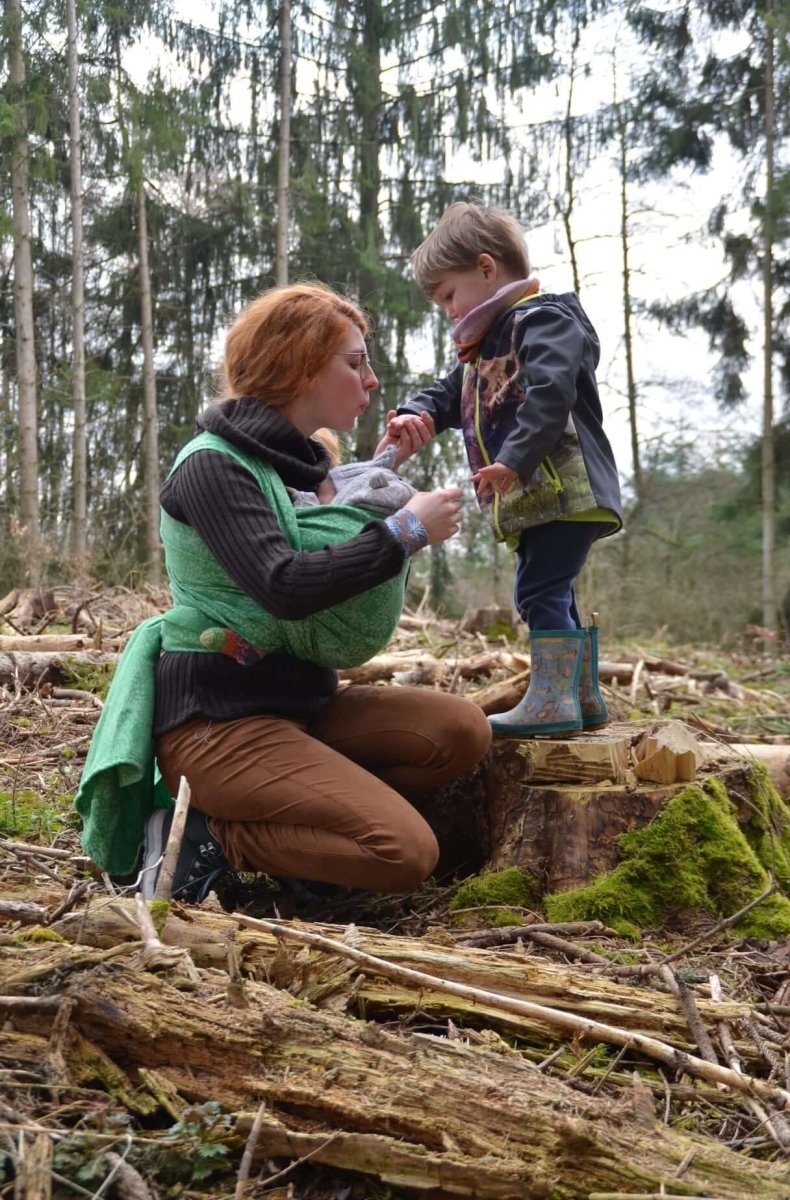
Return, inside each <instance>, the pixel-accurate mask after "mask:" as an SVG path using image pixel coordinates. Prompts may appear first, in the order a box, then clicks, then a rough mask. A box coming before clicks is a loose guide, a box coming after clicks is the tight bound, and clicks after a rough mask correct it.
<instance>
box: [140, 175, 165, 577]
mask: <svg viewBox="0 0 790 1200" xmlns="http://www.w3.org/2000/svg"><path fill="white" fill-rule="evenodd" d="M137 243H138V253H139V267H140V333H141V338H142V343H143V477H144V480H145V546H146V562H147V568H148V578H149V579H150V580H151V582H152V583H159V582H160V581H161V578H162V556H161V549H160V545H159V438H158V434H157V413H156V372H155V370H154V320H153V305H152V303H151V273H150V270H149V266H148V218H147V214H146V200H145V180H144V179H143V174H142V170H141V171H140V176H139V179H138V183H137Z"/></svg>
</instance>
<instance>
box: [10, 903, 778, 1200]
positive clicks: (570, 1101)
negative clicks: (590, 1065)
mask: <svg viewBox="0 0 790 1200" xmlns="http://www.w3.org/2000/svg"><path fill="white" fill-rule="evenodd" d="M73 924H74V925H75V926H77V925H78V924H79V923H78V922H73ZM127 928H129V927H128V926H127ZM227 948H228V943H227V942H226V943H225V945H224V946H223V947H221V949H222V952H223V953H224V954H227ZM119 949H120V948H119ZM36 953H37V954H38V955H40V956H41V958H42V959H43V958H44V956H48V958H47V962H42V965H41V969H40V970H39V972H37V973H36V985H35V990H36V992H37V993H38V995H37V996H36V997H34V998H33V1007H32V1009H30V1008H29V1007H28V1005H27V1004H26V1000H28V998H29V995H30V993H29V990H26V989H29V987H30V983H29V982H26V980H27V981H29V980H30V978H31V976H30V960H31V951H30V950H26V949H22V948H19V949H17V950H15V951H12V950H9V954H15V955H16V956H17V962H18V966H19V968H21V970H18V971H17V972H16V973H13V972H12V973H11V974H10V975H9V973H8V971H6V989H5V990H6V996H5V997H3V998H0V1005H4V1006H5V1008H6V1010H7V1019H6V1021H5V1023H4V1024H3V1026H2V1031H0V1062H2V1063H3V1065H6V1064H9V1065H10V1064H13V1066H14V1067H16V1068H19V1066H21V1065H23V1064H24V1065H26V1066H27V1069H28V1070H30V1069H32V1068H33V1066H34V1064H35V1067H36V1069H40V1066H41V1064H42V1063H48V1064H49V1068H50V1072H52V1071H53V1070H54V1069H55V1068H57V1072H58V1074H57V1077H58V1082H59V1084H60V1085H61V1090H60V1092H59V1099H61V1102H62V1096H63V1087H64V1086H67V1085H68V1083H69V1082H73V1083H75V1084H76V1083H79V1084H80V1085H81V1086H83V1087H84V1086H87V1085H89V1084H90V1085H92V1086H94V1087H96V1086H97V1085H99V1086H104V1087H108V1086H109V1087H110V1088H111V1089H113V1090H114V1091H115V1092H116V1094H119V1093H120V1094H123V1095H124V1096H125V1097H127V1098H128V1100H129V1101H131V1103H133V1104H136V1105H138V1106H139V1109H140V1111H145V1109H146V1107H147V1110H148V1112H149V1114H150V1113H151V1111H152V1107H155V1106H157V1105H159V1106H163V1107H165V1109H166V1111H167V1112H168V1113H170V1114H171V1115H172V1116H173V1117H174V1118H175V1119H179V1117H180V1115H181V1113H182V1112H183V1110H184V1108H186V1107H187V1105H188V1104H203V1103H208V1102H213V1103H216V1104H219V1105H220V1106H221V1107H222V1108H223V1109H224V1110H225V1111H226V1112H229V1113H232V1114H236V1122H235V1128H234V1129H233V1130H230V1131H229V1137H228V1138H223V1140H225V1141H226V1142H228V1141H229V1143H230V1145H231V1146H232V1148H233V1150H234V1151H236V1152H238V1151H240V1149H241V1148H242V1147H243V1146H244V1143H245V1141H246V1138H247V1136H248V1134H249V1130H250V1127H251V1118H252V1113H253V1112H254V1111H255V1110H257V1109H259V1108H260V1105H261V1101H262V1100H265V1102H266V1106H265V1111H264V1113H263V1118H262V1126H261V1132H260V1137H259V1139H258V1142H257V1145H256V1147H255V1162H256V1163H257V1164H263V1163H264V1162H265V1161H266V1160H267V1159H270V1158H285V1159H291V1160H293V1159H294V1158H300V1157H302V1156H304V1155H308V1154H309V1155H310V1156H311V1160H312V1162H313V1163H314V1164H323V1165H326V1166H330V1167H333V1168H339V1169H344V1170H349V1171H354V1172H358V1173H360V1174H362V1175H364V1176H367V1177H368V1178H370V1179H378V1180H381V1181H382V1182H383V1183H386V1184H389V1185H390V1186H392V1187H396V1188H411V1189H414V1190H415V1191H416V1192H417V1193H430V1195H431V1196H433V1197H436V1198H437V1200H439V1198H448V1200H449V1198H450V1197H458V1196H469V1197H475V1198H476V1200H516V1198H518V1200H545V1198H546V1197H548V1196H549V1195H552V1196H560V1195H563V1196H568V1197H571V1196H587V1195H589V1194H590V1193H591V1192H619V1193H627V1192H642V1193H644V1192H657V1191H658V1190H659V1188H660V1187H661V1186H662V1184H663V1182H664V1181H665V1180H670V1179H671V1180H675V1179H676V1178H677V1175H678V1172H679V1170H680V1169H681V1164H683V1168H682V1170H683V1177H682V1187H683V1190H684V1192H685V1191H688V1192H689V1193H690V1194H698V1195H715V1196H717V1197H721V1198H724V1200H730V1198H731V1200H738V1198H739V1197H742V1196H744V1195H749V1196H750V1197H753V1198H754V1200H780V1197H782V1196H785V1195H786V1194H787V1177H788V1171H787V1168H786V1166H778V1167H777V1166H775V1165H771V1164H767V1163H764V1162H753V1161H751V1160H749V1159H747V1158H744V1157H741V1156H739V1155H737V1154H735V1153H734V1152H732V1151H729V1150H728V1149H726V1148H725V1147H723V1146H721V1145H720V1144H711V1142H710V1141H709V1140H706V1139H705V1138H703V1137H701V1136H697V1135H693V1134H691V1135H689V1134H684V1133H680V1132H676V1131H674V1130H672V1129H670V1128H667V1127H665V1126H663V1125H662V1124H661V1123H659V1122H658V1121H657V1120H655V1119H654V1117H653V1116H652V1115H651V1114H650V1112H649V1111H648V1112H645V1111H644V1109H639V1110H638V1111H637V1110H636V1108H635V1107H634V1108H630V1107H629V1106H628V1105H627V1104H626V1105H625V1106H624V1105H623V1103H622V1102H615V1101H612V1100H610V1099H607V1098H603V1097H600V1096H595V1095H585V1094H584V1092H583V1091H580V1090H577V1089H574V1088H572V1087H570V1086H569V1085H568V1084H566V1083H564V1082H563V1081H561V1080H557V1079H553V1078H551V1077H550V1076H547V1075H546V1074H544V1073H543V1072H541V1071H539V1070H537V1069H536V1068H535V1067H534V1066H533V1065H532V1064H530V1063H529V1062H528V1061H525V1059H524V1058H523V1057H522V1056H521V1055H519V1054H516V1053H514V1052H512V1051H510V1050H507V1051H506V1047H505V1043H504V1042H499V1041H497V1042H496V1043H493V1044H492V1043H489V1042H486V1043H483V1044H482V1045H470V1044H467V1043H466V1042H465V1041H461V1040H450V1039H448V1038H445V1037H435V1036H430V1035H425V1034H422V1035H419V1034H418V1035H415V1034H403V1033H396V1032H389V1031H385V1030H383V1029H381V1028H379V1027H377V1026H376V1025H374V1024H372V1023H371V1022H369V1021H366V1022H360V1021H349V1020H348V1018H346V1017H344V1016H341V1015H338V1014H336V1013H332V1012H327V1011H323V1010H320V1009H317V1008H315V1007H313V1006H312V1005H308V1004H304V1003H302V1004H299V1003H296V1002H295V1000H294V996H293V995H291V994H289V993H288V992H284V991H281V990H279V989H278V988H277V987H274V986H271V985H270V984H269V983H264V982H261V981H259V980H256V979H251V978H248V977H245V978H242V979H239V978H237V979H236V980H235V981H231V980H230V979H229V978H228V977H225V979H224V982H223V978H222V976H221V975H219V974H218V973H217V972H216V970H215V971H212V972H210V973H198V977H197V978H196V979H195V980H194V982H192V983H191V984H190V987H189V991H188V992H186V993H185V992H184V990H182V987H180V986H178V985H179V980H178V979H177V978H176V977H175V976H174V977H173V981H172V982H170V981H169V980H167V979H166V978H164V977H163V976H162V975H154V974H152V973H150V972H149V971H146V969H145V967H144V965H143V962H142V961H141V956H140V954H139V953H138V952H135V951H134V950H133V948H131V947H130V948H128V949H127V950H126V951H125V952H124V951H123V950H121V953H120V954H119V953H118V951H115V953H114V956H113V957H112V958H111V959H109V960H108V959H107V953H106V952H99V953H97V952H96V951H90V950H88V949H86V947H85V946H75V947H63V946H57V947H55V948H46V949H40V950H39V951H37V952H36ZM111 953H112V952H111ZM7 958H8V956H7ZM6 965H7V966H9V967H10V966H11V961H10V959H8V962H7V964H6ZM306 965H307V960H306V958H305V956H304V955H302V956H301V961H300V956H299V955H294V956H292V957H291V956H289V955H288V953H287V952H284V953H281V954H280V955H279V961H277V960H276V959H275V961H274V963H273V969H274V971H275V972H276V973H277V974H278V975H279V977H280V979H281V985H282V986H288V983H289V981H290V982H291V983H296V984H297V990H298V981H299V979H300V978H301V977H303V975H304V970H305V967H306ZM336 965H337V964H336ZM48 981H51V983H52V984H54V985H55V986H56V987H57V990H58V994H59V995H60V996H61V997H62V998H63V999H64V1000H65V1001H66V1003H68V1004H69V1005H70V1012H69V1020H68V1025H67V1026H66V1025H65V1024H64V1022H63V1020H62V1018H61V1020H60V1033H59V1034H58V1035H56V1034H55V1032H54V1028H55V1022H56V1021H57V1020H58V1017H57V1015H55V1014H54V1012H53V1008H54V1006H55V1003H56V1000H55V998H54V997H52V998H48V997H47V996H44V995H42V990H43V992H49V991H50V985H49V982H48ZM184 982H185V981H184V980H183V979H182V980H180V983H181V984H182V985H183V983H184ZM17 997H19V998H20V999H21V1000H22V1003H21V1004H17V1005H15V1004H14V1000H15V999H16V998H17ZM36 1002H38V1003H36ZM54 1046H57V1048H58V1059H57V1062H55V1061H54V1058H53V1047H54ZM152 1100H154V1102H155V1105H153V1106H152V1104H151V1101H152ZM149 1124H150V1118H149Z"/></svg>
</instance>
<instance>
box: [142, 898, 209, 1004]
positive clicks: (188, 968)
mask: <svg viewBox="0 0 790 1200" xmlns="http://www.w3.org/2000/svg"><path fill="white" fill-rule="evenodd" d="M134 904H135V909H136V910H137V923H138V925H139V926H140V932H141V933H142V936H143V954H142V959H143V966H144V967H145V968H146V970H148V971H153V970H156V969H157V968H160V967H161V968H164V969H166V970H167V969H169V968H171V967H181V969H182V970H183V971H184V974H185V975H186V976H187V977H188V978H189V979H191V980H192V982H193V983H198V982H199V981H200V975H199V974H198V969H197V967H196V966H195V964H194V962H193V961H192V955H191V954H190V953H189V951H188V950H186V949H185V948H184V947H183V946H166V945H165V944H164V942H161V941H160V940H159V937H158V936H157V932H156V929H155V928H154V922H153V920H152V918H151V913H150V911H149V909H148V905H147V904H146V902H145V900H144V899H143V897H142V895H141V894H140V892H135V894H134Z"/></svg>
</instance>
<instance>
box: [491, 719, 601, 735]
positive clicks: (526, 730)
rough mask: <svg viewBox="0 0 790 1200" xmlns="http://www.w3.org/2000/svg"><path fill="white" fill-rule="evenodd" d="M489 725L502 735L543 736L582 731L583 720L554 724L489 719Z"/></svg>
mask: <svg viewBox="0 0 790 1200" xmlns="http://www.w3.org/2000/svg"><path fill="white" fill-rule="evenodd" d="M488 723H489V725H490V726H491V729H492V731H493V732H494V733H495V734H499V736H500V737H541V736H542V735H546V734H553V733H581V731H582V723H581V721H557V722H555V724H554V725H496V724H495V723H494V722H493V721H491V720H489V722H488Z"/></svg>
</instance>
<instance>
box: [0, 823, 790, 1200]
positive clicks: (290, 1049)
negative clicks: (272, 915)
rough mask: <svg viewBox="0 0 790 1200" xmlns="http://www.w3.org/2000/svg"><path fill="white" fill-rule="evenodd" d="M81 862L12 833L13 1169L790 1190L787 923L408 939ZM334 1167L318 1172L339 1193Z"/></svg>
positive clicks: (1, 863)
mask: <svg viewBox="0 0 790 1200" xmlns="http://www.w3.org/2000/svg"><path fill="white" fill-rule="evenodd" d="M84 866H85V864H84V862H80V861H78V860H75V859H73V858H71V857H70V855H69V854H68V852H67V851H64V850H63V849H59V848H58V847H55V848H46V849H42V848H33V847H29V846H25V845H24V844H22V845H20V844H16V843H11V842H8V841H4V842H0V870H1V871H2V874H3V879H2V895H3V897H4V899H3V901H2V904H0V928H2V930H3V931H4V932H2V934H0V937H2V943H3V947H2V954H3V980H2V986H1V987H0V1013H2V1030H0V1078H2V1081H3V1094H4V1097H5V1098H4V1100H3V1102H2V1105H1V1106H0V1134H1V1135H2V1136H0V1154H4V1155H5V1156H6V1159H7V1161H8V1162H10V1163H11V1164H12V1169H13V1170H14V1171H16V1173H17V1178H18V1179H22V1180H23V1181H25V1180H26V1181H27V1182H30V1179H32V1176H28V1175H27V1174H26V1172H27V1173H29V1172H33V1171H34V1170H35V1171H38V1172H39V1174H40V1173H41V1172H42V1170H44V1173H46V1172H47V1171H48V1172H49V1175H50V1178H54V1179H57V1178H58V1176H60V1177H61V1178H62V1179H63V1180H64V1182H65V1180H74V1181H77V1180H78V1179H79V1180H80V1181H81V1183H82V1184H83V1185H84V1183H85V1182H86V1180H89V1181H90V1183H91V1188H92V1193H93V1191H95V1189H96V1188H97V1187H101V1190H102V1194H104V1193H105V1191H106V1192H107V1193H108V1194H110V1195H112V1194H117V1195H120V1196H125V1195H131V1194H134V1195H136V1196H138V1197H145V1196H153V1195H155V1194H156V1192H157V1189H160V1188H161V1187H163V1186H166V1185H168V1184H170V1185H172V1183H173V1182H174V1175H173V1172H175V1177H176V1178H177V1179H180V1182H181V1183H182V1185H187V1184H188V1185H189V1186H190V1188H191V1189H194V1188H195V1187H196V1186H197V1181H198V1180H199V1179H200V1178H201V1176H200V1174H199V1173H198V1174H195V1171H196V1169H197V1167H198V1166H200V1167H201V1169H203V1170H205V1172H206V1174H205V1176H204V1178H211V1179H212V1180H213V1183H212V1187H211V1191H210V1194H212V1195H217V1194H219V1192H222V1193H223V1194H224V1193H227V1192H228V1190H229V1186H228V1183H227V1176H228V1174H229V1173H230V1174H231V1175H233V1174H234V1173H235V1174H236V1177H237V1188H238V1186H239V1185H240V1184H241V1185H242V1190H245V1189H246V1190H247V1191H248V1193H249V1194H250V1195H253V1194H261V1193H262V1190H263V1188H264V1185H265V1186H270V1183H271V1181H272V1179H273V1178H274V1177H275V1176H276V1175H278V1174H279V1173H280V1172H281V1171H285V1172H293V1171H294V1170H295V1171H296V1172H297V1177H299V1178H301V1179H303V1180H309V1181H310V1186H311V1188H312V1189H317V1188H318V1181H319V1180H320V1179H321V1178H322V1172H324V1173H326V1172H329V1173H330V1174H329V1176H327V1178H329V1177H332V1176H331V1173H332V1172H337V1171H340V1172H342V1173H343V1174H344V1178H345V1180H346V1184H347V1187H348V1190H347V1191H345V1192H344V1193H343V1194H345V1195H351V1188H352V1187H354V1188H356V1187H357V1184H355V1183H354V1181H355V1180H361V1181H362V1182H361V1183H359V1185H358V1186H359V1187H360V1189H361V1190H359V1191H357V1190H355V1191H354V1192H353V1194H354V1196H359V1197H369V1196H370V1195H371V1194H372V1190H373V1189H372V1187H371V1186H370V1185H371V1184H372V1183H373V1181H376V1180H380V1181H382V1182H384V1183H387V1184H388V1185H389V1187H390V1188H391V1189H393V1190H391V1191H390V1195H391V1196H393V1197H400V1196H402V1195H403V1193H402V1192H401V1191H400V1190H399V1189H401V1188H406V1189H408V1190H409V1194H410V1195H413V1194H415V1193H416V1194H420V1193H430V1194H431V1195H432V1196H437V1197H439V1196H447V1197H450V1196H476V1197H481V1198H487V1197H491V1198H492V1200H493V1198H507V1197H513V1198H515V1197H527V1198H529V1197H534V1198H536V1200H537V1198H538V1197H540V1196H543V1197H545V1196H547V1195H549V1194H550V1192H551V1191H552V1190H553V1191H554V1194H558V1195H559V1194H563V1195H568V1196H579V1197H593V1196H599V1197H600V1196H603V1195H607V1196H610V1197H613V1196H617V1195H626V1194H627V1195H629V1196H634V1195H640V1196H645V1197H648V1196H652V1195H654V1194H658V1193H659V1192H660V1193H661V1194H667V1195H673V1194H674V1195H692V1196H697V1197H709V1198H713V1197H720V1198H733V1200H735V1198H740V1197H743V1196H744V1195H747V1194H748V1195H750V1196H753V1197H755V1198H757V1200H760V1198H762V1197H766V1198H767V1197H775V1198H777V1200H778V1198H779V1197H782V1196H786V1195H787V1194H788V1188H789V1187H790V1165H789V1164H788V1162H787V1154H788V1150H789V1149H790V1126H789V1125H788V1121H789V1120H790V1079H788V1076H787V1067H786V1049H787V1046H788V1040H789V1039H790V1022H789V1021H788V1017H790V1004H789V1003H788V999H790V958H788V956H787V953H786V950H784V949H783V948H781V947H767V946H766V947H761V946H754V945H749V944H744V943H735V944H730V945H727V946H724V947H722V948H720V949H719V950H717V951H715V952H713V951H711V952H709V953H707V954H705V955H703V954H702V953H701V952H700V951H699V949H698V950H697V951H696V952H695V953H694V954H693V955H690V956H685V957H682V956H679V955H678V956H675V957H674V958H673V959H671V960H670V959H669V956H668V955H667V954H665V953H660V952H659V950H658V947H656V946H651V945H646V946H644V947H642V948H641V949H636V950H634V949H633V948H629V949H627V948H626V947H624V945H623V943H621V942H619V941H618V940H617V939H616V938H614V936H613V935H612V934H611V933H610V931H607V930H606V929H605V928H602V927H601V926H600V924H596V923H588V924H578V925H576V926H567V927H562V928H560V927H558V926H557V927H550V928H547V927H546V926H545V925H544V926H538V925H537V923H536V922H535V921H534V920H532V919H531V918H530V919H526V920H525V925H524V926H523V927H522V928H520V929H519V930H518V931H515V932H509V933H506V931H491V932H490V933H489V934H486V933H485V932H483V933H481V932H476V933H475V934H474V935H472V934H469V933H467V932H464V931H462V930H457V929H456V930H453V928H452V926H449V924H448V925H447V926H446V927H445V928H444V929H443V930H441V931H438V930H437V928H436V925H435V924H434V928H433V931H431V930H427V931H426V932H424V935H423V936H421V937H405V936H401V935H395V934H387V933H383V932H379V931H376V930H374V929H367V928H357V927H355V926H345V927H342V926H327V925H315V924H314V925H311V926H305V925H304V924H301V923H298V922H287V921H268V920H259V919H251V918H249V917H247V916H245V915H243V914H238V913H234V914H226V913H223V912H221V911H214V910H213V909H212V907H211V904H209V905H208V907H205V906H204V907H203V908H200V909H198V908H187V907H179V906H173V909H172V911H169V910H167V909H165V910H162V911H158V910H154V911H153V912H152V914H151V915H152V916H153V918H154V925H152V924H151V921H150V917H149V914H148V912H147V910H146V912H145V913H144V914H142V913H141V911H140V908H141V906H140V903H139V901H138V902H137V903H136V904H135V902H134V901H133V900H132V899H131V898H126V897H125V895H124V894H123V892H122V891H118V890H117V889H113V888H112V887H111V886H110V885H107V884H106V883H99V882H98V881H95V880H94V881H92V880H90V879H89V878H87V877H86V876H85V874H84ZM436 918H437V913H436V911H434V912H433V914H432V920H433V922H434V923H435V922H436ZM506 936H508V937H509V938H510V940H509V942H508V943H505V942H504V938H505V937H506ZM486 937H488V938H490V939H491V944H490V946H488V947H485V946H483V945H482V944H481V942H483V941H484V940H485V939H486ZM473 943H474V944H473ZM569 960H572V964H573V965H571V962H570V961H569ZM360 1018H363V1019H362V1020H360ZM174 1122H175V1125H174V1124H173V1123H174ZM253 1129H255V1131H256V1132H255V1137H254V1138H253V1137H252V1131H253ZM174 1140H175V1141H176V1142H177V1145H178V1156H177V1157H178V1161H179V1166H178V1168H177V1169H176V1167H175V1166H174V1164H173V1162H172V1161H171V1159H170V1158H169V1157H168V1153H166V1152H169V1151H170V1150H171V1149H172V1146H173V1142H174ZM211 1147H221V1150H220V1149H217V1152H216V1154H215V1155H214V1157H213V1158H212V1156H211V1154H210V1153H208V1151H207V1148H209V1149H210V1148H211ZM245 1152H246V1153H245ZM119 1160H120V1161H121V1162H123V1163H124V1164H125V1166H126V1167H128V1177H127V1185H126V1186H128V1188H130V1189H131V1188H132V1187H134V1188H136V1191H134V1192H132V1191H124V1190H123V1187H122V1186H121V1183H120V1180H119V1177H118V1163H119ZM42 1161H43V1163H44V1164H45V1167H44V1168H42V1167H41V1162H42ZM243 1161H244V1163H245V1165H244V1168H243V1170H242V1162H243ZM35 1164H38V1165H35ZM179 1170H180V1172H181V1174H180V1176H179V1175H178V1171H179ZM91 1172H94V1174H93V1175H91ZM299 1173H301V1174H299ZM111 1176H112V1179H111ZM334 1178H335V1184H333V1185H332V1187H329V1186H327V1190H325V1191H321V1190H311V1191H309V1193H308V1192H305V1193H304V1194H309V1195H310V1196H316V1197H317V1196H326V1197H327V1198H328V1197H329V1196H334V1195H337V1194H338V1191H337V1189H336V1176H335V1177H334ZM366 1179H367V1180H368V1184H365V1183H364V1180H366ZM222 1180H224V1181H225V1182H224V1183H223V1182H221V1181H222ZM111 1184H112V1186H111ZM105 1185H106V1186H105ZM113 1187H115V1188H116V1192H115V1193H113V1190H112V1189H113ZM56 1191H57V1189H56ZM17 1194H20V1195H23V1194H28V1193H27V1192H26V1191H25V1189H24V1188H21V1190H20V1188H19V1187H18V1189H17ZM57 1194H60V1193H59V1192H57ZM284 1194H285V1193H283V1195H284ZM300 1194H302V1193H301V1192H300ZM237 1195H238V1190H237Z"/></svg>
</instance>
